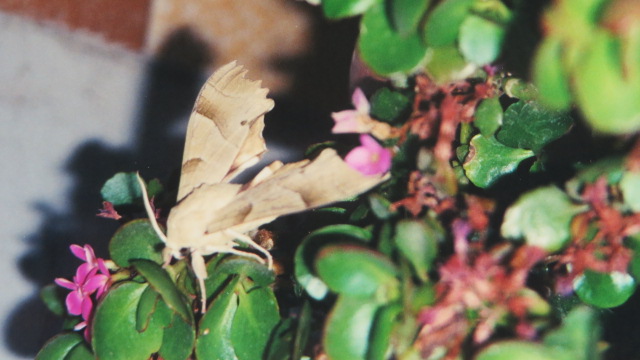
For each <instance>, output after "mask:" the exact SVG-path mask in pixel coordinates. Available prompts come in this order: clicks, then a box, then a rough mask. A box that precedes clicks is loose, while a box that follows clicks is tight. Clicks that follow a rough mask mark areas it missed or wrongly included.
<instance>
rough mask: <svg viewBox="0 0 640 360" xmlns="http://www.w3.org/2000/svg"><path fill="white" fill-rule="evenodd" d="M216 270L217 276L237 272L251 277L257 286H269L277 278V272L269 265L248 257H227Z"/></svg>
mask: <svg viewBox="0 0 640 360" xmlns="http://www.w3.org/2000/svg"><path fill="white" fill-rule="evenodd" d="M215 271H216V276H218V275H222V274H227V275H234V274H237V275H242V276H244V277H249V278H251V280H253V282H254V283H255V284H256V286H267V285H269V284H271V283H273V282H274V281H275V280H276V274H275V273H274V272H273V271H272V270H269V268H267V266H265V265H264V264H261V263H258V262H257V261H255V260H253V259H248V258H246V257H230V258H228V259H227V258H225V259H223V260H222V261H220V263H219V264H218V266H216V268H215Z"/></svg>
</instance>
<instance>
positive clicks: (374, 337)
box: [367, 303, 403, 360]
mask: <svg viewBox="0 0 640 360" xmlns="http://www.w3.org/2000/svg"><path fill="white" fill-rule="evenodd" d="M402 310H403V309H402V305H400V304H398V303H394V304H391V305H387V306H384V307H383V308H381V309H380V310H379V311H378V312H377V313H376V317H375V319H374V321H373V326H372V329H371V341H370V345H369V349H368V351H367V360H385V359H387V355H388V352H389V347H390V345H391V335H392V334H393V330H394V329H395V327H396V326H397V325H398V323H399V321H398V318H399V317H400V315H401V314H402Z"/></svg>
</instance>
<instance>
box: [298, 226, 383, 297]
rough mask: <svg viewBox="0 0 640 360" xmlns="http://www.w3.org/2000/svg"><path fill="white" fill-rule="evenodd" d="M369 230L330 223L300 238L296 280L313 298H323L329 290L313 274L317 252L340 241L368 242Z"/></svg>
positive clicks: (369, 238) (369, 239)
mask: <svg viewBox="0 0 640 360" xmlns="http://www.w3.org/2000/svg"><path fill="white" fill-rule="evenodd" d="M371 238H372V235H371V232H370V231H368V230H365V229H362V228H360V227H357V226H354V225H348V224H340V225H331V226H326V227H324V228H321V229H319V230H316V231H314V232H312V233H311V234H309V235H308V236H307V237H305V238H304V239H303V240H302V243H301V244H300V246H298V249H297V250H296V253H295V256H294V262H295V269H294V274H295V276H296V281H297V282H298V283H299V284H300V285H301V286H302V287H303V288H304V289H305V291H306V292H307V293H308V294H309V295H310V296H311V297H312V298H314V299H316V300H320V299H323V298H324V297H325V296H326V294H327V293H328V292H329V288H328V287H327V285H326V284H325V283H324V282H323V281H322V280H321V279H320V278H319V277H317V276H316V275H315V271H314V270H313V261H314V259H315V256H316V254H317V252H318V251H319V250H320V249H321V248H322V247H323V246H324V245H327V244H332V243H336V242H342V241H360V242H365V243H366V242H370V241H371Z"/></svg>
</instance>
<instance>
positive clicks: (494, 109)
mask: <svg viewBox="0 0 640 360" xmlns="http://www.w3.org/2000/svg"><path fill="white" fill-rule="evenodd" d="M503 116H504V112H503V111H502V105H500V99H498V98H497V97H492V98H488V99H484V100H482V102H481V103H480V105H478V109H477V110H476V115H475V118H474V119H473V124H474V125H475V126H476V127H477V128H478V130H480V134H482V136H484V137H490V136H492V135H493V134H494V133H495V132H496V131H497V130H498V129H499V128H500V126H501V125H502V118H503Z"/></svg>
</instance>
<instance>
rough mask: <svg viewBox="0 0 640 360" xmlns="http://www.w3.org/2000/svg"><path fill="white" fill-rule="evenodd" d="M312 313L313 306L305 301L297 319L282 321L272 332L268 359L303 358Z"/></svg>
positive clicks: (294, 359) (291, 359) (290, 359)
mask: <svg viewBox="0 0 640 360" xmlns="http://www.w3.org/2000/svg"><path fill="white" fill-rule="evenodd" d="M311 315H312V314H311V306H310V305H309V302H308V301H305V302H304V305H303V306H302V309H301V310H300V312H299V316H298V317H297V319H294V318H291V317H290V318H286V319H283V320H282V321H280V323H279V324H278V326H277V327H276V328H275V329H274V330H273V332H272V336H271V339H270V341H269V349H268V352H267V355H266V360H297V359H301V358H302V355H303V352H304V349H305V348H306V345H307V341H308V338H309V332H310V330H311V320H312V319H311ZM296 320H297V321H296Z"/></svg>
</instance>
